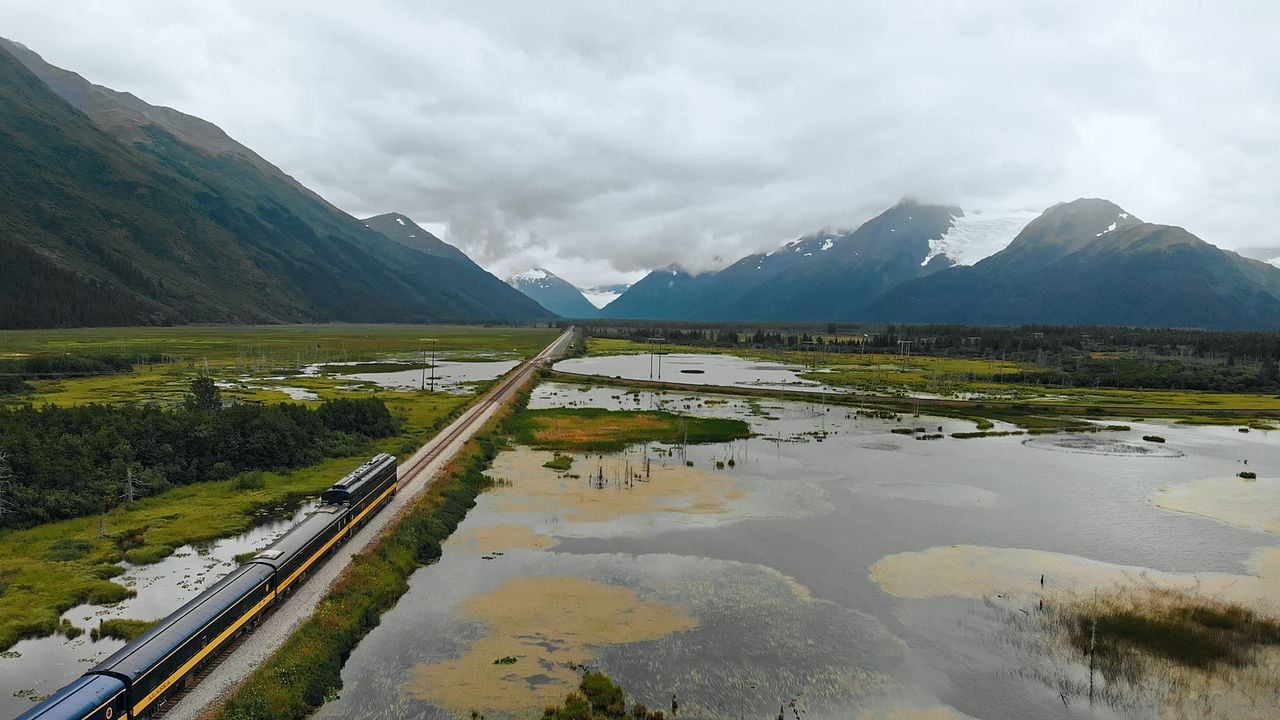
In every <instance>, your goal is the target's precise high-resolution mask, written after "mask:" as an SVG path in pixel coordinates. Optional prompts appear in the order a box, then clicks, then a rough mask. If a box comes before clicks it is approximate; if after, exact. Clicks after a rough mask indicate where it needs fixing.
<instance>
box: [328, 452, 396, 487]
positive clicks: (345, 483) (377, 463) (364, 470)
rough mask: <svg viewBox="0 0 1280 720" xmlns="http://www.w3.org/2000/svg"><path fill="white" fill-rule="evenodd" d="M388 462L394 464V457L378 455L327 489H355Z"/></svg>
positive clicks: (383, 454) (385, 454) (384, 454)
mask: <svg viewBox="0 0 1280 720" xmlns="http://www.w3.org/2000/svg"><path fill="white" fill-rule="evenodd" d="M388 461H390V462H391V463H393V464H394V463H395V461H396V459H395V457H394V456H392V455H388V454H387V453H378V454H377V455H374V456H373V457H372V458H370V459H368V460H366V461H365V462H364V464H363V465H361V466H360V467H358V468H356V469H355V470H352V471H351V472H349V473H347V474H346V475H344V476H342V479H341V480H339V481H338V482H336V483H334V484H333V485H332V486H331V487H330V488H329V489H330V490H346V489H348V488H351V487H355V486H356V485H359V484H360V483H362V482H364V481H365V480H366V479H367V478H368V477H369V475H372V474H373V473H374V472H375V471H377V470H380V469H381V468H382V466H383V465H384V464H385V463H387V462H388Z"/></svg>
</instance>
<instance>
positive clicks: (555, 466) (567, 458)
mask: <svg viewBox="0 0 1280 720" xmlns="http://www.w3.org/2000/svg"><path fill="white" fill-rule="evenodd" d="M542 467H545V468H551V469H552V470H560V471H562V472H563V471H565V470H568V469H569V468H571V467H573V456H572V455H561V454H560V453H556V454H555V457H553V458H551V459H550V460H548V461H546V462H545V463H543V464H542Z"/></svg>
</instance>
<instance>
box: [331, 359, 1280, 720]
mask: <svg viewBox="0 0 1280 720" xmlns="http://www.w3.org/2000/svg"><path fill="white" fill-rule="evenodd" d="M646 363H647V359H646ZM531 405H532V406H533V407H557V406H597V407H611V408H646V409H647V408H665V409H669V410H673V411H679V412H686V413H695V414H699V415H711V416H735V417H744V418H746V419H748V420H749V421H750V422H751V424H752V427H753V430H755V431H756V432H757V433H759V436H757V437H755V438H753V439H751V440H747V441H739V442H735V443H729V444H723V445H711V446H695V447H690V448H688V449H687V450H686V451H685V452H686V453H687V454H686V455H684V456H682V455H681V454H680V449H679V448H667V447H664V446H661V445H650V446H649V447H648V448H647V449H633V450H632V451H631V452H630V453H628V454H627V455H625V456H616V457H614V456H610V457H599V456H594V455H592V456H577V457H576V458H575V462H574V466H573V468H572V469H571V471H570V473H569V474H566V475H557V474H556V473H554V472H553V471H551V470H547V469H545V468H542V467H541V464H540V463H541V461H544V460H545V459H548V458H550V454H538V453H534V452H531V451H528V450H517V451H513V452H509V453H504V454H503V455H502V456H500V457H499V459H498V461H497V463H496V464H495V468H494V470H493V472H492V474H493V475H494V476H495V477H501V478H503V479H504V480H507V481H510V483H511V484H510V485H504V486H502V487H499V488H496V489H495V490H494V491H491V492H489V493H486V494H485V495H483V496H481V498H480V499H479V503H478V505H477V507H476V508H475V509H474V510H472V512H471V514H470V515H469V516H468V517H467V519H466V520H465V521H464V522H463V524H462V526H461V527H460V529H459V531H458V533H457V534H456V535H455V536H454V538H452V539H450V540H449V541H448V542H447V543H446V546H445V552H444V556H443V558H442V559H441V561H440V562H439V563H438V564H436V565H434V566H432V567H429V568H424V569H422V570H420V571H418V572H417V573H416V574H415V575H414V576H413V578H412V580H411V589H410V591H409V592H408V593H407V594H406V595H405V596H404V597H403V598H402V599H401V601H400V603H399V604H398V605H397V606H396V607H395V608H394V609H392V610H391V611H390V612H389V613H388V614H387V615H386V616H384V618H383V620H382V623H381V625H380V626H379V627H378V628H377V629H376V630H374V631H373V633H371V634H370V635H369V636H368V637H367V638H366V639H365V641H364V642H363V643H361V645H360V646H359V647H358V648H357V650H356V652H355V653H354V654H353V655H352V657H351V659H350V660H349V661H348V664H347V666H346V668H345V669H344V671H343V681H344V689H343V692H342V697H341V698H340V699H339V700H337V701H335V702H333V703H330V704H329V705H327V706H326V707H325V708H323V709H322V710H321V712H320V715H321V717H326V718H337V717H350V716H356V717H367V716H386V717H401V716H423V717H430V718H448V717H455V716H458V715H462V716H466V715H467V714H468V713H469V711H470V710H472V709H476V710H481V711H485V712H486V715H487V716H488V717H491V718H492V717H502V716H515V717H538V716H540V710H539V708H540V707H541V705H542V704H543V703H544V702H545V701H546V700H547V699H548V698H552V699H554V698H557V697H559V696H560V695H561V694H563V692H565V691H567V690H568V689H570V687H571V685H572V680H571V678H572V677H576V674H574V673H570V672H568V671H569V670H572V668H569V667H568V666H567V665H565V662H567V661H572V662H574V663H581V664H584V665H587V666H590V667H598V668H601V669H603V670H605V671H607V672H608V673H610V674H611V675H613V676H614V677H615V678H616V679H617V680H618V681H619V682H621V683H622V684H623V686H624V687H625V688H626V689H627V691H628V693H629V696H630V697H631V698H632V699H638V700H641V701H643V702H646V703H648V704H649V706H650V707H659V708H665V707H667V706H668V705H669V700H670V697H671V695H672V693H675V694H676V695H677V696H678V698H679V699H680V703H681V711H682V712H681V715H682V717H708V718H713V717H719V718H730V717H738V716H739V714H740V713H741V714H743V715H744V716H746V717H757V718H764V717H770V718H772V717H776V715H777V713H778V710H779V705H780V704H788V703H791V702H793V701H794V702H795V703H796V707H797V708H798V710H801V711H803V713H804V714H803V715H802V717H803V718H805V719H806V720H809V719H813V718H847V717H868V718H874V717H965V716H972V717H979V718H1008V719H1010V720H1013V719H1015V718H1016V719H1021V718H1029V717H1077V716H1082V717H1113V716H1115V713H1113V711H1111V710H1109V709H1107V708H1105V707H1102V706H1095V707H1093V708H1089V707H1087V706H1084V705H1081V704H1079V703H1074V702H1073V703H1072V704H1071V706H1070V707H1067V708H1064V707H1063V703H1062V701H1061V699H1060V698H1059V697H1058V696H1057V692H1056V691H1055V690H1053V689H1051V688H1050V687H1049V686H1048V685H1047V684H1046V683H1045V682H1043V681H1041V680H1040V679H1038V678H1037V673H1038V672H1042V671H1043V672H1045V673H1047V672H1049V671H1048V670H1047V669H1045V668H1038V667H1036V665H1035V663H1036V662H1037V660H1036V659H1035V658H1028V657H1026V656H1025V655H1024V654H1020V653H1017V652H1011V650H1010V648H1011V645H1010V637H1009V636H1010V632H1011V631H1010V629H1009V623H1008V617H1009V612H1011V611H1015V614H1016V610H1017V608H1018V607H1020V606H1019V605H1018V603H1019V602H1023V603H1026V602H1031V601H1032V599H1033V598H1035V597H1039V595H1038V593H1041V592H1044V593H1057V592H1087V591H1088V589H1089V588H1090V587H1092V586H1093V585H1094V584H1097V585H1099V586H1105V585H1106V584H1107V583H1111V582H1114V581H1116V578H1117V577H1118V578H1120V579H1121V580H1123V581H1125V582H1128V581H1131V580H1132V581H1138V582H1157V581H1162V580H1167V581H1169V582H1173V583H1179V584H1191V585H1194V584H1195V583H1196V578H1197V577H1200V578H1201V580H1202V583H1203V585H1204V587H1206V588H1214V589H1223V588H1226V587H1237V588H1246V589H1247V590H1248V593H1245V594H1246V595H1247V597H1246V598H1245V599H1247V600H1248V601H1249V602H1251V603H1254V604H1266V603H1267V602H1268V601H1269V599H1270V598H1273V597H1274V598H1280V582H1277V581H1280V561H1277V560H1276V558H1277V557H1280V556H1278V555H1277V554H1276V553H1277V550H1276V548H1277V547H1280V539H1278V538H1277V537H1276V536H1275V535H1273V534H1270V533H1266V532H1261V531H1259V530H1257V529H1249V528H1250V527H1251V525H1250V523H1252V522H1254V520H1253V519H1251V517H1244V518H1243V519H1241V518H1236V517H1225V516H1226V515H1230V513H1232V512H1233V510H1232V509H1231V508H1239V507H1240V506H1241V503H1240V502H1238V501H1237V502H1234V503H1225V504H1221V503H1220V504H1218V505H1214V506H1211V507H1209V508H1208V509H1207V510H1205V511H1204V512H1202V513H1201V514H1192V513H1191V512H1175V511H1171V510H1169V509H1165V508H1162V507H1160V506H1159V505H1157V504H1156V502H1154V501H1153V500H1154V499H1155V498H1157V497H1158V496H1159V495H1160V494H1161V492H1162V488H1167V487H1170V486H1173V487H1179V486H1182V485H1184V484H1188V483H1195V482H1197V481H1200V480H1203V479H1205V478H1222V477H1224V476H1226V477H1229V476H1231V475H1232V474H1234V472H1236V471H1238V470H1239V469H1240V468H1242V467H1244V465H1243V460H1245V459H1248V460H1249V464H1248V467H1250V468H1252V469H1256V470H1257V471H1258V472H1259V475H1260V477H1264V476H1265V477H1270V476H1272V475H1276V474H1280V473H1277V472H1276V470H1277V469H1280V447H1278V446H1277V444H1276V442H1275V438H1274V435H1272V436H1271V437H1268V436H1267V434H1265V433H1251V434H1248V435H1243V434H1239V433H1236V432H1235V431H1234V430H1232V429H1230V428H1226V429H1223V428H1212V427H1186V426H1177V425H1172V424H1165V423H1135V424H1133V427H1132V430H1131V431H1129V432H1107V433H1097V434H1086V435H1063V436H1042V437H1037V438H1031V439H1028V438H1025V437H1003V438H982V439H972V440H958V439H953V438H944V439H942V440H932V441H921V440H915V439H913V438H912V437H911V436H909V435H906V436H904V435H898V434H892V433H890V432H889V430H890V429H891V428H894V427H901V426H911V427H915V426H925V427H927V428H928V430H929V432H936V431H938V428H939V427H941V428H942V429H941V432H947V433H950V432H955V431H963V430H972V429H973V424H972V423H969V422H964V421H957V420H950V419H944V418H928V417H925V418H913V417H903V418H901V419H900V420H899V421H894V420H876V419H869V418H866V417H858V416H856V415H854V414H853V413H852V412H851V411H849V409H847V408H830V407H824V406H823V405H821V404H814V403H804V402H784V401H775V400H766V401H763V402H757V403H754V404H753V403H749V402H747V401H746V400H744V399H741V398H728V397H719V398H717V397H715V396H700V395H691V394H687V393H649V392H640V393H626V392H623V391H620V390H619V389H617V388H587V387H584V386H575V385H561V384H554V383H547V384H543V385H542V386H540V387H539V388H538V389H537V390H536V391H535V393H534V396H533V398H532V400H531ZM1144 434H1159V435H1162V436H1164V437H1165V438H1166V439H1167V442H1166V443H1165V444H1164V445H1162V446H1158V447H1155V446H1151V444H1149V443H1144V442H1143V441H1142V440H1141V437H1142V435H1144ZM668 451H669V452H671V453H673V454H670V455H669V454H667V452H668ZM646 455H647V456H648V457H649V459H650V462H651V463H659V464H660V463H666V465H667V466H668V469H665V470H664V471H665V472H669V473H671V475H670V478H671V480H670V481H669V482H667V481H659V480H650V481H649V482H650V483H652V486H651V487H644V488H641V486H640V482H639V481H635V480H634V473H635V472H636V468H643V458H644V457H645V456H646ZM685 457H687V459H688V460H690V461H692V462H693V463H694V466H693V468H686V466H685V465H684V459H685ZM728 459H732V460H733V461H734V463H733V467H731V468H730V467H728V466H727V465H726V468H725V469H723V470H716V469H715V463H716V462H717V461H719V462H726V461H727V460H728ZM601 469H603V471H604V472H603V474H604V477H605V482H603V483H599V482H596V483H593V481H592V480H591V479H590V478H591V477H592V475H593V473H595V474H598V473H599V472H600V470H601ZM651 469H652V468H651ZM628 473H632V474H631V475H628ZM573 474H576V475H578V476H579V477H577V478H573V477H571V475H573ZM628 477H632V478H633V479H632V481H631V486H630V487H628V482H627V479H626V478H628ZM598 485H603V487H597V486H598ZM1255 485H1256V486H1257V487H1259V488H1261V489H1262V490H1263V491H1266V490H1268V489H1269V488H1272V487H1273V486H1272V485H1270V484H1269V483H1267V482H1260V483H1256V484H1255ZM1193 487H1195V488H1196V491H1195V492H1192V493H1184V495H1186V496H1187V497H1191V498H1194V497H1196V496H1198V495H1203V494H1204V491H1202V490H1200V489H1199V486H1193ZM1165 493H1166V494H1168V491H1167V490H1166V491H1165ZM593 494H594V495H593ZM1259 497H1260V496H1259ZM1179 498H1180V502H1191V500H1186V499H1185V498H1183V497H1182V496H1181V495H1180V496H1179ZM1245 505H1248V504H1247V503H1245ZM1215 514H1216V515H1217V516H1222V517H1215V516H1214V515H1215ZM1206 516H1208V517H1206ZM952 545H958V546H962V547H960V548H956V549H954V550H952V551H949V552H951V553H952V555H950V556H948V555H947V554H946V553H944V552H943V550H945V549H947V548H949V547H950V546H952ZM931 548H938V550H933V551H930V549H931ZM967 548H971V549H967ZM1005 549H1007V550H1005ZM1259 550H1262V551H1263V554H1262V555H1259V554H1258V552H1259ZM939 553H941V554H939ZM1266 553H1270V554H1266ZM1259 558H1264V559H1265V562H1260V561H1259ZM882 560H883V561H884V564H882V565H880V566H879V567H880V568H881V571H880V572H879V577H878V578H877V577H873V574H872V568H873V567H877V563H880V562H881V561H882ZM938 562H941V564H937V565H931V564H930V563H938ZM957 563H962V565H957ZM1113 566H1127V567H1128V568H1129V569H1127V570H1126V569H1123V568H1121V569H1119V570H1115V569H1112V568H1113ZM884 568H888V569H887V570H885V569H884ZM939 568H940V569H941V570H939ZM942 570H945V571H946V572H942ZM891 571H892V572H897V573H899V575H898V577H902V578H906V579H907V580H909V581H911V582H917V584H918V581H921V580H930V579H936V580H937V582H936V583H933V584H928V583H926V584H924V585H921V586H920V587H922V588H924V589H922V590H920V591H918V592H916V591H907V590H904V586H900V585H897V584H895V583H894V582H892V581H891V579H890V576H891V574H892V572H891ZM930 573H933V574H934V575H937V577H936V578H932V577H931V576H930V575H929V574H930ZM1253 573H1258V574H1259V575H1262V576H1263V577H1255V576H1254V575H1253ZM1040 574H1044V575H1046V585H1045V589H1044V590H1043V591H1042V590H1040V585H1039V575H1040ZM519 578H542V579H543V581H544V582H558V581H555V580H551V579H554V578H576V579H580V580H583V581H587V582H590V583H593V584H599V585H604V586H607V587H619V588H625V589H627V590H628V591H630V592H633V593H635V595H636V597H637V598H638V599H639V601H644V602H652V603H655V604H657V605H658V606H661V607H664V608H667V609H668V611H669V612H670V613H672V614H674V615H678V616H681V617H686V616H687V617H688V618H691V619H692V621H693V622H694V625H693V626H692V627H687V628H684V629H676V630H670V631H669V632H666V633H664V634H662V635H661V636H658V637H648V638H646V639H639V640H637V639H625V638H622V639H619V638H610V637H600V638H598V639H597V641H596V642H594V643H593V642H585V641H583V640H582V639H581V638H577V639H576V640H575V639H574V638H573V637H565V633H564V632H563V629H557V628H555V627H544V626H543V625H545V624H544V623H540V622H535V621H530V625H529V626H528V627H527V628H525V629H524V632H523V635H524V636H525V637H522V633H521V632H520V630H519V628H518V627H515V626H513V625H512V624H511V623H508V622H506V621H503V622H500V623H496V624H495V623H494V622H493V621H492V619H491V618H490V617H487V616H484V615H483V614H480V615H477V614H476V613H474V612H470V611H468V609H467V608H468V607H469V603H472V602H474V601H475V598H477V597H485V596H488V595H490V594H493V593H498V592H500V589H501V588H503V587H507V588H508V589H511V588H516V590H513V591H512V592H515V593H516V595H515V596H514V597H508V598H507V601H508V602H512V603H516V604H521V603H528V604H530V605H532V606H538V605H539V603H541V602H543V601H545V600H546V598H541V597H537V596H536V595H537V593H533V595H534V596H532V597H531V596H530V594H528V593H525V594H523V595H521V594H520V593H519V592H518V588H519V586H518V585H510V584H509V583H511V582H512V581H513V580H516V579H519ZM551 595H552V600H553V602H554V593H552V594H551ZM983 598H987V599H988V601H984V599H983ZM991 603H994V604H991ZM606 605H607V604H606ZM529 612H530V613H532V617H537V614H536V611H535V610H532V609H531V610H529ZM516 625H518V623H516ZM495 637H496V638H498V639H496V640H495ZM501 637H507V638H508V639H509V642H508V643H507V644H505V645H504V644H503V642H501V640H500V638H501ZM531 637H532V638H534V640H536V642H533V645H537V643H543V645H544V646H545V647H544V649H543V650H542V651H537V650H536V649H533V650H531V649H530V643H531V641H530V638H531ZM504 648H510V649H504ZM565 648H572V650H571V651H567V650H565ZM477 652H478V653H480V655H476V653H477ZM486 653H487V654H494V655H496V657H494V658H492V659H491V660H496V659H498V658H499V657H502V656H505V655H511V656H520V657H519V659H518V660H517V662H515V663H513V664H510V665H501V666H495V665H492V664H486V663H485V662H482V660H483V659H484V657H487V655H486ZM466 658H470V660H469V661H468V662H469V664H467V665H466V668H467V672H468V673H469V676H471V677H472V678H473V679H474V678H475V677H479V678H481V679H485V678H488V682H489V683H490V685H492V686H497V687H501V688H503V690H504V692H503V694H502V697H503V698H509V696H510V695H511V693H513V692H517V693H518V691H519V688H522V687H523V688H525V691H524V692H525V698H526V702H527V705H526V707H525V708H524V709H523V710H520V709H513V705H512V704H511V702H510V701H509V700H507V699H504V700H502V702H498V701H497V700H496V699H494V698H489V697H488V696H486V695H485V694H484V693H480V692H476V693H475V694H473V695H472V696H471V699H469V700H468V699H466V698H465V697H459V694H458V693H451V692H450V690H449V689H450V687H452V686H453V685H454V684H455V683H456V682H457V680H456V678H458V677H459V675H457V674H450V672H447V671H448V670H453V671H458V670H459V669H460V667H461V666H459V665H458V664H457V663H459V662H460V661H461V660H463V659H466ZM584 658H585V659H584ZM491 660H490V663H491ZM1059 671H1061V670H1060V669H1059ZM1062 672H1067V673H1068V674H1070V673H1077V674H1078V673H1079V672H1080V669H1079V668H1067V669H1066V670H1065V671H1062ZM567 678H568V679H567ZM474 687H476V688H479V687H481V686H474ZM486 687H487V686H486ZM517 705H518V703H517ZM1264 705H1265V701H1264ZM1264 709H1265V708H1264ZM1155 713H1156V711H1155V710H1154V709H1153V708H1145V709H1143V708H1139V709H1137V710H1134V711H1132V712H1130V713H1129V714H1128V715H1127V716H1128V717H1154V715H1155ZM792 714H793V713H792V710H790V709H789V706H788V709H787V716H788V717H791V716H792ZM1264 716H1265V715H1264Z"/></svg>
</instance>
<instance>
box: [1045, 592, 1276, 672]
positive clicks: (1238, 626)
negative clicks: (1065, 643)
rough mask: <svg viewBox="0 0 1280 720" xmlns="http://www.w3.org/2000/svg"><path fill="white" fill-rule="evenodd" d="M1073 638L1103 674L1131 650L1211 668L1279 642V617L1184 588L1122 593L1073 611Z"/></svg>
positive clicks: (1119, 665)
mask: <svg viewBox="0 0 1280 720" xmlns="http://www.w3.org/2000/svg"><path fill="white" fill-rule="evenodd" d="M1073 615H1074V617H1073V618H1072V622H1071V623H1070V626H1069V628H1068V630H1069V637H1070V639H1071V644H1072V645H1074V646H1075V647H1076V649H1077V650H1079V651H1080V652H1082V653H1085V654H1087V653H1089V652H1090V648H1091V647H1092V652H1093V653H1094V657H1095V659H1096V660H1097V662H1098V664H1099V665H1100V666H1101V667H1102V670H1103V673H1104V674H1112V675H1114V674H1120V673H1122V672H1124V670H1125V668H1126V667H1128V666H1130V665H1132V661H1131V658H1130V656H1131V655H1132V654H1133V653H1142V654H1144V655H1149V656H1155V657H1159V658H1164V659H1166V660H1171V661H1173V662H1175V663H1178V664H1180V665H1184V666H1187V667H1195V668H1207V667H1209V666H1212V665H1215V664H1219V663H1222V664H1225V665H1232V666H1237V667H1238V666H1243V665H1246V664H1249V663H1250V662H1252V659H1253V656H1254V653H1255V651H1256V650H1257V648H1259V647H1260V646H1265V645H1280V620H1276V619H1273V618H1268V617H1264V616H1261V615H1259V614H1258V613H1256V612H1254V611H1253V610H1250V609H1249V608H1245V607H1242V606H1240V605H1234V604H1231V603H1226V602H1222V601H1218V600H1211V599H1207V598H1201V597H1196V596H1194V595H1191V594H1188V593H1182V592H1172V591H1167V592H1160V593H1154V592H1153V593H1146V594H1142V595H1119V596H1115V597H1112V598H1104V599H1101V600H1098V601H1096V602H1093V603H1086V604H1084V605H1082V606H1081V607H1079V608H1078V609H1076V610H1074V611H1073Z"/></svg>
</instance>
